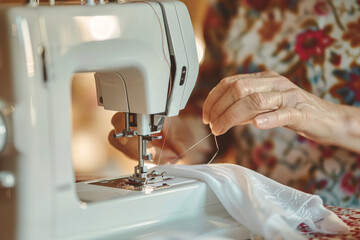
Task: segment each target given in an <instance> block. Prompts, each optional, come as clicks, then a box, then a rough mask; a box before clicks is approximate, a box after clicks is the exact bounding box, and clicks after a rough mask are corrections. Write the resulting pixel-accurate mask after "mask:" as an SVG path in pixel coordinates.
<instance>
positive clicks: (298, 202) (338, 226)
mask: <svg viewBox="0 0 360 240" xmlns="http://www.w3.org/2000/svg"><path fill="white" fill-rule="evenodd" d="M154 169H156V170H157V171H166V172H167V174H169V175H173V176H179V177H186V178H193V179H198V180H201V181H203V182H205V183H207V184H208V186H209V187H210V188H211V189H212V190H213V191H214V193H215V195H216V196H217V198H218V199H219V201H220V202H221V203H222V204H223V206H224V208H225V209H226V210H227V211H228V213H229V214H230V215H231V216H232V217H233V218H234V219H235V220H236V221H238V222H239V223H240V224H242V225H244V226H245V227H247V228H249V229H250V230H251V231H252V232H253V234H256V235H260V236H263V237H264V238H265V239H275V238H279V237H280V238H283V239H303V237H302V236H301V233H300V232H298V231H296V228H297V227H298V226H299V224H301V223H305V224H306V225H308V226H309V227H310V228H311V229H312V230H313V231H314V232H320V233H326V234H346V233H348V232H349V227H348V226H347V225H346V224H345V223H344V222H343V221H341V220H340V219H339V218H338V217H337V215H336V214H334V213H333V212H331V211H329V210H327V209H326V208H325V207H324V206H323V201H322V199H321V198H320V197H319V196H316V195H312V194H307V193H304V192H301V191H298V190H296V189H293V188H290V187H287V186H285V185H282V184H280V183H278V182H276V181H274V180H271V179H269V178H267V177H265V176H263V175H261V174H259V173H257V172H254V171H252V170H250V169H247V168H244V167H241V166H238V165H234V164H209V165H161V166H157V167H155V168H154Z"/></svg>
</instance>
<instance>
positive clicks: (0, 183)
mask: <svg viewBox="0 0 360 240" xmlns="http://www.w3.org/2000/svg"><path fill="white" fill-rule="evenodd" d="M14 186H15V177H14V174H13V173H11V172H8V171H2V172H0V187H1V188H13V187H14Z"/></svg>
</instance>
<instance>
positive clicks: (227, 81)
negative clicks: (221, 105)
mask: <svg viewBox="0 0 360 240" xmlns="http://www.w3.org/2000/svg"><path fill="white" fill-rule="evenodd" d="M273 76H278V73H276V72H273V71H265V72H257V73H247V74H238V75H235V76H231V77H227V78H224V79H223V80H221V82H220V83H219V84H218V85H217V86H216V87H215V88H214V89H213V90H212V91H211V92H210V93H209V96H208V97H207V98H206V99H205V102H204V106H203V122H204V123H205V124H208V123H209V121H210V116H209V111H208V107H211V106H212V105H213V104H214V103H216V102H217V100H218V99H219V98H220V97H221V96H222V95H223V94H224V93H225V92H226V91H227V90H228V88H229V87H230V86H231V85H232V84H233V83H234V82H236V81H237V80H240V79H246V78H252V79H253V78H258V77H273Z"/></svg>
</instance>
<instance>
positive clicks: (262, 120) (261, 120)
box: [255, 117, 269, 127]
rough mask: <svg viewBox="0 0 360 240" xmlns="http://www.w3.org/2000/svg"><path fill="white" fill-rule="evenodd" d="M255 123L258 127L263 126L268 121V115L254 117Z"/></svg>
mask: <svg viewBox="0 0 360 240" xmlns="http://www.w3.org/2000/svg"><path fill="white" fill-rule="evenodd" d="M255 122H256V125H257V126H259V127H265V126H266V125H268V123H269V118H268V117H257V118H255Z"/></svg>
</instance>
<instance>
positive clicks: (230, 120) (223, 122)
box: [211, 92, 289, 135]
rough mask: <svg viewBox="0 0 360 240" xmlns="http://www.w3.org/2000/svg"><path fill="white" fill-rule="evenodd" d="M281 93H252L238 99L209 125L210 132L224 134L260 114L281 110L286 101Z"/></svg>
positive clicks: (284, 95)
mask: <svg viewBox="0 0 360 240" xmlns="http://www.w3.org/2000/svg"><path fill="white" fill-rule="evenodd" d="M286 95H289V94H286V93H285V94H284V93H282V92H266V93H254V94H251V95H248V96H246V97H245V98H243V99H240V100H239V101H237V102H236V103H234V104H233V105H231V106H230V107H229V108H227V109H226V110H225V112H224V113H222V114H220V115H219V117H218V118H217V119H216V120H215V121H214V122H212V123H211V130H212V132H213V133H214V134H215V135H221V134H223V133H225V132H226V131H227V130H228V129H229V128H231V127H233V126H235V125H243V124H247V123H250V122H251V121H252V119H253V118H254V117H256V116H257V115H259V114H261V113H265V112H270V111H274V110H276V109H279V108H281V107H282V106H283V105H284V102H285V101H287V100H286V98H287V97H286Z"/></svg>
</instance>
